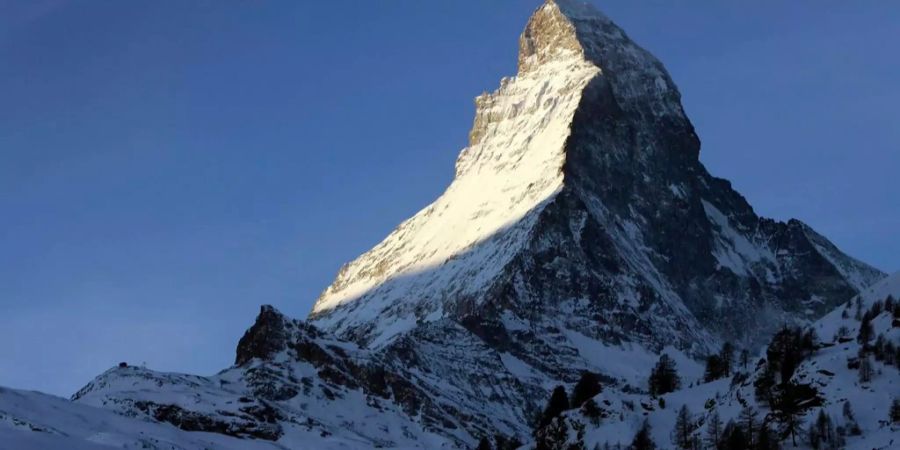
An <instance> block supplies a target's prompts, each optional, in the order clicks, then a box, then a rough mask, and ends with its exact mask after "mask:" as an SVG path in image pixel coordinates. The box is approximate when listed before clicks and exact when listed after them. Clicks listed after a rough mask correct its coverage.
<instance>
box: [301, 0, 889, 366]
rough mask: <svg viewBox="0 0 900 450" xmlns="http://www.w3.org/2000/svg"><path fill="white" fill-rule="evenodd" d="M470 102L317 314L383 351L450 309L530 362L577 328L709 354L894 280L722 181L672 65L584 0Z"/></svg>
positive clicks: (544, 17)
mask: <svg viewBox="0 0 900 450" xmlns="http://www.w3.org/2000/svg"><path fill="white" fill-rule="evenodd" d="M476 105H477V112H476V116H475V124H474V127H473V129H472V132H471V135H470V145H469V147H467V148H466V149H464V150H463V151H462V152H461V154H460V157H459V159H458V162H457V169H456V177H455V179H454V181H453V183H452V184H451V185H450V187H449V188H448V189H447V191H446V192H445V193H444V194H443V195H442V196H441V197H440V198H439V199H438V200H436V201H435V202H434V203H433V204H432V205H430V206H428V207H426V208H425V209H424V210H422V211H421V212H419V213H418V214H416V215H415V216H414V217H413V218H411V219H409V220H407V221H406V222H404V223H402V224H401V225H400V226H399V227H398V228H397V229H396V230H395V231H394V232H392V233H391V234H390V235H389V236H388V237H387V238H386V239H385V240H384V241H383V242H381V243H380V244H378V245H377V246H376V247H375V248H373V249H372V250H371V251H369V252H367V253H366V254H364V255H362V256H361V257H359V258H358V259H357V260H355V261H353V262H351V263H350V264H348V265H346V266H345V267H343V268H342V269H341V271H340V273H339V274H338V276H337V279H336V280H335V281H334V283H333V284H332V285H331V286H329V287H328V288H327V289H326V290H325V291H324V292H323V293H322V295H321V297H320V298H319V299H318V301H317V303H316V305H315V307H314V308H313V312H312V313H311V315H310V320H311V321H312V322H313V323H315V324H316V325H317V326H319V327H321V328H323V329H325V330H328V331H330V332H333V333H335V334H336V335H337V336H339V337H342V338H345V339H350V340H353V341H355V342H357V343H359V344H360V345H363V346H366V347H368V348H372V349H377V348H380V347H383V346H385V345H387V344H388V343H389V342H391V341H392V340H393V339H396V338H397V337H399V336H402V335H403V334H404V333H407V332H409V331H410V330H412V329H414V328H416V327H417V326H419V325H420V324H421V323H424V322H432V321H439V320H443V319H449V320H452V321H455V322H457V323H461V324H463V325H464V326H465V327H466V328H468V329H469V330H470V331H473V332H475V333H476V334H478V335H479V336H480V337H481V338H482V339H485V340H486V341H491V340H492V339H501V340H503V342H504V344H503V345H504V346H505V348H509V350H510V351H511V352H512V353H513V354H516V355H517V356H519V357H522V358H527V357H528V356H529V355H530V356H532V357H534V356H535V349H538V348H543V347H546V348H548V349H550V350H551V353H556V350H559V349H560V348H568V349H577V348H578V346H577V341H578V340H579V339H580V337H579V338H576V339H572V336H571V335H572V334H573V333H575V334H577V335H578V336H584V337H586V338H588V339H591V340H595V341H599V342H604V343H619V342H637V343H640V344H642V345H645V346H647V347H649V348H653V349H659V348H661V347H662V346H663V345H664V344H668V343H671V344H674V345H675V346H676V347H678V348H680V349H683V350H685V351H687V352H690V353H702V352H703V351H705V350H706V349H707V348H709V347H710V346H711V345H714V344H717V342H718V341H719V340H720V339H721V338H728V339H731V340H736V341H739V342H743V343H745V344H748V345H749V344H753V343H759V342H760V339H762V338H765V337H766V336H768V334H769V333H770V332H771V331H772V328H771V327H772V326H773V325H775V324H778V323H781V322H783V321H805V320H813V319H815V318H817V317H819V316H820V315H822V314H824V313H825V312H826V311H828V310H829V309H830V308H832V307H833V306H834V305H836V304H837V303H838V302H841V301H844V300H845V299H847V298H849V297H850V296H852V295H854V294H856V293H857V292H858V291H859V290H860V289H862V288H863V287H865V286H867V285H869V284H871V283H872V282H874V281H877V280H878V279H879V278H881V277H882V276H883V274H882V273H880V272H879V271H878V270H875V269H873V268H871V267H869V266H867V265H865V264H863V263H861V262H858V261H856V260H854V259H852V258H850V257H848V256H846V255H844V254H843V253H841V252H840V251H839V250H838V249H836V248H835V247H834V246H833V245H832V244H831V243H829V242H828V241H827V240H826V239H825V238H823V237H822V236H820V235H819V234H817V233H815V232H814V231H813V230H812V229H811V228H809V227H808V226H806V225H805V224H803V223H801V222H799V221H796V220H792V221H790V222H788V223H781V222H776V221H773V220H769V219H764V218H760V217H758V216H757V215H756V214H755V213H754V211H753V209H752V208H751V207H750V205H749V204H748V203H747V202H746V200H745V199H744V198H743V197H742V196H741V195H740V194H738V193H737V192H735V191H734V190H733V189H732V188H731V186H730V184H729V183H728V182H727V181H725V180H721V179H717V178H714V177H712V176H710V175H709V174H708V173H707V171H706V170H705V168H704V167H703V165H702V164H701V163H700V162H699V159H698V156H699V150H700V141H699V139H698V137H697V135H696V134H695V133H694V128H693V126H692V125H691V123H690V121H689V120H688V119H687V117H686V116H685V114H684V111H683V109H682V107H681V103H680V94H679V92H678V89H677V88H676V86H675V84H674V82H673V81H672V80H671V78H670V77H669V75H668V73H667V72H666V70H665V68H664V67H663V66H662V64H661V63H660V62H659V61H658V60H657V59H656V58H654V57H653V56H652V55H651V54H649V53H648V52H647V51H645V50H644V49H642V48H640V47H639V46H637V44H635V43H634V42H632V41H631V40H630V39H629V38H628V37H627V36H626V35H625V33H624V32H623V31H622V30H621V29H620V28H619V27H617V26H616V25H615V24H614V23H613V22H611V21H610V20H609V19H608V18H606V17H605V16H604V15H602V14H601V13H600V12H598V11H596V10H595V9H594V8H593V7H591V6H588V5H585V4H581V3H578V2H575V1H568V0H566V1H547V2H546V3H545V4H544V5H543V6H541V7H540V8H539V9H538V10H537V11H536V12H535V14H534V15H533V16H532V18H531V19H530V20H529V23H528V25H527V27H526V29H525V31H524V33H523V34H522V36H521V38H520V53H519V73H518V74H517V75H516V76H515V77H513V78H508V79H504V80H503V81H502V82H501V86H500V88H499V89H498V90H497V91H496V92H494V93H492V94H485V95H482V96H481V97H478V99H476ZM735 318H741V320H740V321H736V320H734V319H735ZM582 356H584V355H582ZM558 362H559V361H552V363H553V365H557V364H556V363H558Z"/></svg>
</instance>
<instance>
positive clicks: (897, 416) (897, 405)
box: [891, 398, 900, 423]
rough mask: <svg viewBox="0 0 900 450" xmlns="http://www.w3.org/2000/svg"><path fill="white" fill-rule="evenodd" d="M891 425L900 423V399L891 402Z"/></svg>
mask: <svg viewBox="0 0 900 450" xmlns="http://www.w3.org/2000/svg"><path fill="white" fill-rule="evenodd" d="M891 423H900V398H894V401H893V402H891Z"/></svg>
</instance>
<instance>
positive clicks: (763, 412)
mask: <svg viewBox="0 0 900 450" xmlns="http://www.w3.org/2000/svg"><path fill="white" fill-rule="evenodd" d="M888 299H891V300H888ZM897 299H900V273H897V274H895V275H893V276H891V277H890V278H888V279H886V280H883V281H881V282H879V283H878V284H876V285H875V286H872V287H870V288H868V289H865V290H864V291H863V292H862V293H861V294H859V295H858V296H856V297H854V298H852V299H850V300H849V301H847V302H846V303H844V304H842V305H840V306H838V307H837V308H835V309H834V310H833V311H831V312H830V313H829V314H827V315H826V316H825V317H823V318H821V319H819V320H817V321H816V322H814V323H812V324H811V325H810V327H809V330H812V331H813V336H816V339H814V342H815V343H814V345H813V346H812V348H811V349H810V350H808V351H807V352H806V354H805V355H804V356H803V358H802V360H800V361H799V362H798V363H797V364H796V368H795V369H794V370H793V372H792V375H791V376H790V381H791V382H792V383H793V384H794V385H795V386H799V387H802V389H797V390H798V391H803V392H805V394H806V398H805V399H804V401H803V402H798V404H799V405H801V407H800V408H798V419H797V422H798V423H801V424H802V426H801V427H800V430H799V432H798V433H797V436H796V440H797V444H798V445H800V446H801V447H802V448H810V444H811V443H810V437H809V431H808V430H809V429H810V427H811V426H812V425H813V424H816V423H817V421H818V420H819V415H820V414H824V415H825V416H827V417H828V422H827V423H829V424H830V427H831V430H832V431H833V435H832V439H833V441H832V442H827V441H826V442H823V443H821V444H820V447H819V448H842V449H860V450H869V449H891V448H897V446H898V445H900V419H897V420H894V421H893V423H892V422H891V416H890V411H891V407H892V405H894V404H897V406H894V408H900V376H898V374H900V352H898V349H900V302H898V301H897ZM857 311H859V312H860V314H859V316H857ZM867 313H868V314H869V318H868V320H867V321H868V323H870V324H871V334H870V336H871V337H870V338H869V339H868V340H867V341H866V342H865V343H863V342H862V341H860V340H859V339H858V336H859V330H860V328H861V326H863V323H864V320H863V317H865V316H866V314H867ZM857 317H859V318H857ZM771 348H772V347H771V345H770V349H771ZM773 356H774V355H772V354H770V352H769V351H766V352H762V353H761V354H759V355H757V357H756V358H752V359H751V360H750V363H749V365H748V366H746V367H738V368H737V369H736V370H735V371H734V374H733V376H730V377H725V378H723V379H720V380H717V381H712V382H704V381H703V380H702V379H700V378H697V377H696V376H690V375H689V376H687V377H685V379H683V380H682V382H683V383H684V384H688V383H690V384H691V385H690V387H689V388H687V389H683V390H679V391H676V392H673V393H670V394H665V395H662V396H659V398H651V397H649V396H647V395H640V394H637V395H635V394H628V393H621V392H616V391H612V390H607V392H604V393H603V394H600V395H597V396H596V397H594V398H593V401H594V403H595V404H596V405H599V406H598V412H596V413H593V414H590V416H591V417H588V416H586V415H585V414H584V413H583V412H582V410H579V409H574V410H572V411H570V412H568V413H566V414H565V418H566V421H567V424H568V425H567V427H568V428H569V429H570V430H572V431H571V432H570V436H567V437H568V439H569V440H570V442H572V443H574V442H575V441H578V440H579V438H578V436H577V435H576V434H577V433H576V432H575V430H582V432H581V438H580V440H581V441H582V442H583V443H584V444H586V446H587V448H592V447H593V446H594V445H600V446H603V445H605V444H607V443H610V444H611V445H615V444H617V443H621V444H622V445H627V444H629V443H630V442H631V440H632V437H633V436H634V435H635V433H636V432H637V431H638V429H639V428H640V427H641V425H642V423H643V422H644V420H645V419H646V420H647V421H648V422H649V424H650V426H651V430H652V431H651V435H652V437H653V439H654V441H655V442H656V443H657V444H658V445H659V446H660V447H662V448H667V447H669V446H672V445H674V443H673V442H672V436H673V433H672V431H673V429H674V428H675V424H676V421H677V420H676V418H677V414H678V412H679V411H680V409H681V408H682V406H685V407H687V409H688V411H690V415H689V418H690V420H689V424H690V426H689V429H690V430H691V432H690V434H691V435H692V436H693V437H694V438H695V439H705V438H707V436H708V429H709V424H710V423H711V422H713V420H712V416H713V415H715V414H718V416H719V418H720V420H721V422H722V425H723V428H724V425H725V424H726V423H727V422H729V421H734V422H735V423H736V424H738V426H739V427H742V426H743V427H744V430H746V425H742V423H743V424H745V423H746V416H747V413H746V411H747V409H748V408H749V409H750V410H751V411H754V412H755V413H756V414H755V418H756V420H755V423H756V428H757V429H759V426H760V425H761V424H763V423H764V422H765V421H769V422H770V424H771V425H770V426H771V428H772V430H773V431H775V432H778V431H779V430H783V429H784V424H783V423H781V421H780V420H779V414H778V411H777V407H776V406H773V405H772V404H770V402H767V401H766V399H765V398H764V397H765V396H761V395H760V394H759V393H758V391H759V388H758V386H760V385H762V384H764V383H762V382H761V380H764V379H765V378H766V368H767V367H770V366H771V365H772V364H773V363H774V360H773ZM863 360H865V361H867V364H870V367H871V375H870V378H869V379H868V380H864V379H863V377H862V376H861V375H862V374H861V373H860V366H861V365H862V361H863ZM807 387H808V388H809V390H807V389H806V388H807ZM660 405H665V406H664V407H661V406H660ZM847 405H849V406H847ZM848 410H849V411H850V414H849V415H848V413H847V411H848ZM898 412H900V411H898ZM742 413H743V416H744V418H743V419H742V417H741V416H742ZM598 417H602V419H598ZM826 430H827V428H826ZM745 434H747V433H745ZM785 440H786V441H787V442H786V446H787V444H788V443H791V444H792V442H791V438H790V437H789V436H786V437H785Z"/></svg>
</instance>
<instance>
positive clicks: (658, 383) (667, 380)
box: [649, 353, 681, 395]
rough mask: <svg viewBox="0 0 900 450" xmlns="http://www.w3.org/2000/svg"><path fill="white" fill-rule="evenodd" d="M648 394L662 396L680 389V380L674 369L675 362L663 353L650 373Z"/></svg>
mask: <svg viewBox="0 0 900 450" xmlns="http://www.w3.org/2000/svg"><path fill="white" fill-rule="evenodd" d="M649 385H650V394H651V395H662V394H667V393H669V392H673V391H675V390H676V389H678V388H679V387H681V379H680V378H679V377H678V372H677V370H676V368H675V361H673V360H672V358H670V357H669V355H667V354H665V353H663V354H662V355H660V357H659V361H657V362H656V367H654V368H653V371H652V372H650V381H649Z"/></svg>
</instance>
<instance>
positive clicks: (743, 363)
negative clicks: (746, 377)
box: [741, 348, 750, 370]
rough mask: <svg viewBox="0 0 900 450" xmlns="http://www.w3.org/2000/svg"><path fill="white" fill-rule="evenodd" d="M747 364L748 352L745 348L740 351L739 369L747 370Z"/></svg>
mask: <svg viewBox="0 0 900 450" xmlns="http://www.w3.org/2000/svg"><path fill="white" fill-rule="evenodd" d="M748 364H750V352H749V351H747V349H746V348H745V349H743V350H741V369H742V370H747V365H748Z"/></svg>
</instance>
